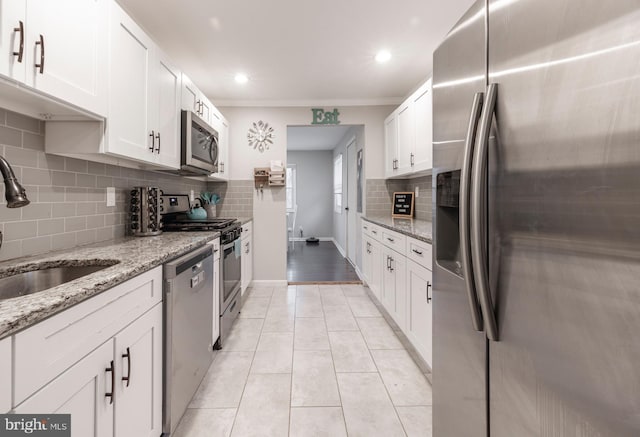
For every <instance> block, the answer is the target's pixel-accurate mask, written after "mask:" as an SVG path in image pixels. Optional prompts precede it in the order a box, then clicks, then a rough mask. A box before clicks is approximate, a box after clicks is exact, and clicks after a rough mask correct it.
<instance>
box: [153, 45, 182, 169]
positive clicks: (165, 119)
mask: <svg viewBox="0 0 640 437" xmlns="http://www.w3.org/2000/svg"><path fill="white" fill-rule="evenodd" d="M156 53H157V56H156V71H155V73H156V74H155V93H154V94H155V99H156V105H155V107H156V108H157V111H158V115H157V123H156V129H157V133H156V135H157V137H156V144H155V146H156V150H157V152H158V156H157V162H158V164H160V165H162V166H163V167H168V168H174V169H177V168H180V99H181V93H182V90H181V84H180V71H179V70H178V69H177V68H175V67H174V66H173V65H172V64H171V63H170V62H169V60H168V59H167V58H166V57H165V56H164V55H163V54H162V53H161V52H160V51H159V50H158V51H157V52H156Z"/></svg>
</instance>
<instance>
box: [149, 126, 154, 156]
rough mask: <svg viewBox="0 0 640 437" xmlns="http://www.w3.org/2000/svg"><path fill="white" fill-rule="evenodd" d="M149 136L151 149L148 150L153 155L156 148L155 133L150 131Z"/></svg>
mask: <svg viewBox="0 0 640 437" xmlns="http://www.w3.org/2000/svg"><path fill="white" fill-rule="evenodd" d="M149 136H150V137H151V147H149V150H151V153H153V152H154V150H155V148H156V131H153V130H152V131H151V133H150V134H149Z"/></svg>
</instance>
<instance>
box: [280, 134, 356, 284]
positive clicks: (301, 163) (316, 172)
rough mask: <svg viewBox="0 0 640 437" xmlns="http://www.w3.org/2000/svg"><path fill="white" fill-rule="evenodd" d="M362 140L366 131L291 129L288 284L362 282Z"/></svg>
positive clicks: (288, 176)
mask: <svg viewBox="0 0 640 437" xmlns="http://www.w3.org/2000/svg"><path fill="white" fill-rule="evenodd" d="M363 135H364V127H363V126H342V125H341V126H289V127H288V128H287V220H286V223H287V279H288V281H289V283H360V278H359V277H358V274H357V272H356V269H355V265H356V260H357V252H358V251H357V247H358V236H357V216H358V213H357V197H358V184H357V174H356V159H357V158H356V156H357V154H358V151H359V149H361V148H362V146H361V145H362V144H363V141H362V138H361V136H363ZM362 154H363V152H360V155H361V156H362Z"/></svg>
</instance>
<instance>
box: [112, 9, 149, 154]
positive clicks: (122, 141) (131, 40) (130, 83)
mask: <svg viewBox="0 0 640 437" xmlns="http://www.w3.org/2000/svg"><path fill="white" fill-rule="evenodd" d="M110 30H111V36H110V41H111V50H110V75H109V78H110V88H109V89H110V93H111V100H110V102H111V103H110V108H109V120H108V123H107V127H108V129H109V133H108V145H107V152H109V153H111V154H115V155H120V156H124V157H127V158H131V159H134V160H137V161H142V162H147V163H153V162H155V160H156V158H155V156H156V155H155V153H154V150H155V149H154V147H153V146H154V145H155V143H154V141H155V134H156V132H155V131H154V132H152V130H153V129H154V128H153V127H152V125H153V114H152V113H151V108H150V107H149V97H150V95H151V92H152V84H151V82H150V80H151V79H150V78H151V77H152V75H151V72H150V68H152V62H153V50H154V45H153V42H152V41H151V39H150V38H149V37H148V36H147V35H146V34H145V33H144V32H143V31H142V29H140V27H139V26H138V25H137V24H136V23H135V22H134V21H133V20H132V19H131V18H130V17H129V16H128V15H127V14H126V13H125V12H124V11H123V10H122V9H121V8H120V7H119V6H118V5H117V4H116V2H113V3H112V5H111V29H110ZM152 134H153V135H154V136H152Z"/></svg>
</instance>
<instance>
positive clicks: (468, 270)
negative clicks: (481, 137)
mask: <svg viewBox="0 0 640 437" xmlns="http://www.w3.org/2000/svg"><path fill="white" fill-rule="evenodd" d="M483 99H484V93H476V95H475V96H474V97H473V104H472V106H471V116H470V117H469V127H468V128H467V137H466V140H465V142H464V156H463V160H462V171H461V174H460V211H459V212H460V229H459V232H460V243H461V244H460V258H461V261H462V262H461V264H462V274H463V275H464V285H465V287H466V289H467V300H468V301H469V310H470V311H471V323H472V324H473V329H475V330H476V331H482V329H483V323H482V313H481V310H480V304H479V303H478V295H477V294H476V285H475V279H474V277H473V266H472V263H471V244H470V241H469V238H470V235H469V231H470V229H469V194H470V190H469V185H470V184H471V163H472V158H473V148H474V145H475V143H476V132H477V130H478V122H479V121H480V114H481V112H482V102H483Z"/></svg>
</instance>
